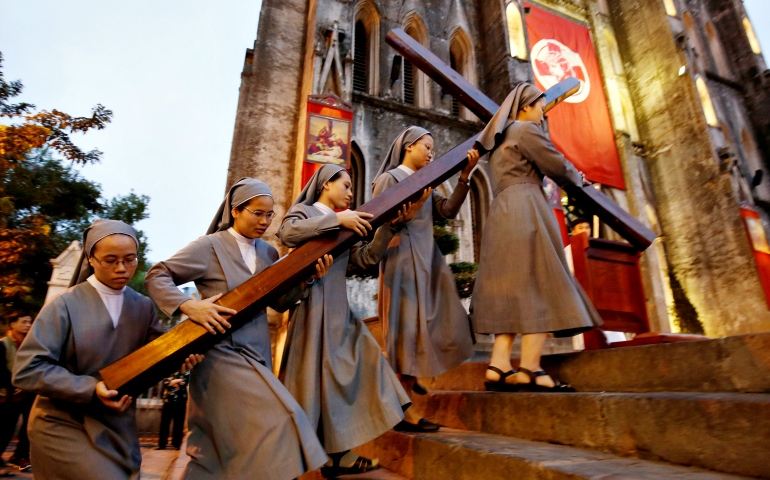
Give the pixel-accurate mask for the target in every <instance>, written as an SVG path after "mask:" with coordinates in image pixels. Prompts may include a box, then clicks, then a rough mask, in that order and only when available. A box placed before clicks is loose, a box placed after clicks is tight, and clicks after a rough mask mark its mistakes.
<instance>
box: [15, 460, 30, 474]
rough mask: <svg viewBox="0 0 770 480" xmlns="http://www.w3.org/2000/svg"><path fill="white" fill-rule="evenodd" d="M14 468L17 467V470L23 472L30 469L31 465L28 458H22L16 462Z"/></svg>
mask: <svg viewBox="0 0 770 480" xmlns="http://www.w3.org/2000/svg"><path fill="white" fill-rule="evenodd" d="M16 466H18V467H19V470H20V471H22V472H25V471H27V470H29V469H30V468H32V464H31V463H30V462H29V458H22V459H21V460H19V461H18V462H16Z"/></svg>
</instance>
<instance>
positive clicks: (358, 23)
mask: <svg viewBox="0 0 770 480" xmlns="http://www.w3.org/2000/svg"><path fill="white" fill-rule="evenodd" d="M379 46H380V14H379V13H377V7H375V6H374V3H372V1H371V0H361V1H359V2H358V3H356V6H355V8H354V23H353V90H357V91H359V92H364V93H368V94H370V95H378V94H379V87H380V82H379V68H380V67H379V64H380V48H379Z"/></svg>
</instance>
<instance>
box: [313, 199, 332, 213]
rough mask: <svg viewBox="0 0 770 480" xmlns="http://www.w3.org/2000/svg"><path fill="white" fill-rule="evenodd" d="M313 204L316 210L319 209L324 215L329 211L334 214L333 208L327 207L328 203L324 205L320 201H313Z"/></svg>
mask: <svg viewBox="0 0 770 480" xmlns="http://www.w3.org/2000/svg"><path fill="white" fill-rule="evenodd" d="M313 206H314V207H315V208H317V209H318V210H320V211H321V213H323V214H324V215H329V214H330V213H331V214H334V210H332V209H331V208H329V206H328V205H324V204H323V203H321V202H315V203H314V204H313Z"/></svg>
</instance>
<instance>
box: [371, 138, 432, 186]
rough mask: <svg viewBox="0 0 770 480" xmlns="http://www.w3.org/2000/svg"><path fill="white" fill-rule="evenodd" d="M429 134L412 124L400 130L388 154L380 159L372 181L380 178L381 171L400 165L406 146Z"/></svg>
mask: <svg viewBox="0 0 770 480" xmlns="http://www.w3.org/2000/svg"><path fill="white" fill-rule="evenodd" d="M430 134H431V133H430V132H429V131H428V130H425V129H424V128H422V127H417V126H415V125H412V126H411V127H409V128H407V129H406V130H404V131H403V132H401V133H400V134H399V135H398V137H396V139H395V140H394V141H393V144H392V145H391V146H390V150H388V154H387V155H386V156H385V159H384V160H383V161H382V165H380V170H379V171H378V172H377V175H375V176H374V182H375V183H376V182H377V179H378V178H380V175H382V174H383V173H385V172H387V171H389V170H393V169H394V168H397V167H398V166H399V165H401V162H402V161H403V160H404V152H405V151H406V147H408V146H409V145H412V144H413V143H414V142H416V141H417V140H419V139H421V138H422V137H424V136H425V135H430Z"/></svg>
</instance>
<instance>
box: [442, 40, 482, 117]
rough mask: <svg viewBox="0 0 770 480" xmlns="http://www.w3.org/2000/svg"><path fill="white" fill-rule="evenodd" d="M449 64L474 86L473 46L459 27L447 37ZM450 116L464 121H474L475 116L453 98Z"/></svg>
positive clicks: (474, 62) (474, 64) (474, 63)
mask: <svg viewBox="0 0 770 480" xmlns="http://www.w3.org/2000/svg"><path fill="white" fill-rule="evenodd" d="M449 64H450V67H452V68H453V69H454V70H455V71H456V72H457V73H459V74H460V75H462V76H463V78H465V79H466V80H468V82H469V83H471V84H472V85H476V61H475V55H474V52H473V46H472V45H471V41H470V38H468V35H467V34H466V33H465V31H464V30H463V29H462V28H460V27H457V28H455V29H454V31H452V33H451V34H450V36H449ZM452 115H454V116H456V117H460V118H463V119H466V120H473V119H475V116H474V115H473V114H472V113H471V112H470V111H469V110H468V109H467V108H465V107H463V106H461V105H460V103H459V102H458V101H457V99H455V98H453V99H452Z"/></svg>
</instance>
